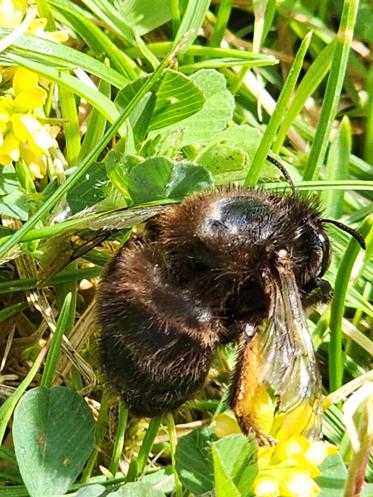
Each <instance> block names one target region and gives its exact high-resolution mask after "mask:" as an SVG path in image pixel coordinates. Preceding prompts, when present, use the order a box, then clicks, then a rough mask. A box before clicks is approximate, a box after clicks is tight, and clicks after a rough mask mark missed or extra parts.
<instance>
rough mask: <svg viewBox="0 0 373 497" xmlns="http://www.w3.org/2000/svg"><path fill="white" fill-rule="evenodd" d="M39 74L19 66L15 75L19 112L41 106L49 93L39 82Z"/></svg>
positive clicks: (17, 108) (15, 102) (14, 82)
mask: <svg viewBox="0 0 373 497" xmlns="http://www.w3.org/2000/svg"><path fill="white" fill-rule="evenodd" d="M38 80H39V78H38V75H37V74H35V73H34V72H32V71H29V70H28V69H25V68H24V67H18V68H17V69H16V71H15V73H14V76H13V89H14V95H15V99H14V107H15V109H16V110H17V111H18V112H26V111H28V110H33V109H37V108H38V107H41V106H42V105H43V104H44V102H45V99H46V98H47V93H46V91H45V90H43V89H42V88H40V86H39V84H38Z"/></svg>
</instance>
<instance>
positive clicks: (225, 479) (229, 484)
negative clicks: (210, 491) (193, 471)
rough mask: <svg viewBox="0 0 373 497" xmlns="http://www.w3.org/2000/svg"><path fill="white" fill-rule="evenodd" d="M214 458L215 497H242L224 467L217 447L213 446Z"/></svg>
mask: <svg viewBox="0 0 373 497" xmlns="http://www.w3.org/2000/svg"><path fill="white" fill-rule="evenodd" d="M212 457H213V461H214V477H215V496H216V497H241V494H240V492H239V490H238V488H237V487H236V485H235V484H234V482H233V480H232V478H231V476H230V475H229V473H228V471H227V469H226V468H225V466H224V461H223V460H222V457H221V455H220V454H219V451H218V450H217V447H214V446H212Z"/></svg>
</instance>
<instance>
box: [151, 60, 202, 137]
mask: <svg viewBox="0 0 373 497" xmlns="http://www.w3.org/2000/svg"><path fill="white" fill-rule="evenodd" d="M156 95H157V100H156V104H155V108H154V112H153V117H152V119H151V121H150V125H149V131H153V130H155V129H160V128H164V127H166V126H171V125H173V124H175V123H177V122H179V121H182V120H184V119H186V118H188V117H189V116H192V115H194V114H195V113H196V112H198V111H199V110H201V108H202V106H203V104H204V102H205V98H204V96H203V93H202V91H201V90H200V89H199V87H198V85H197V84H195V83H194V82H193V81H192V80H191V78H188V77H187V76H185V75H184V74H181V73H179V72H176V71H172V70H168V71H167V72H166V74H165V76H164V78H163V80H162V82H161V84H160V86H159V88H158V90H157V92H156Z"/></svg>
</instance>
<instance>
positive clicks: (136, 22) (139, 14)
mask: <svg viewBox="0 0 373 497" xmlns="http://www.w3.org/2000/svg"><path fill="white" fill-rule="evenodd" d="M120 12H121V16H122V17H123V19H125V20H126V22H127V24H128V25H129V26H131V28H132V29H133V30H134V31H136V32H137V33H138V34H139V35H140V36H142V35H143V34H146V33H149V31H152V30H153V29H155V28H158V27H159V26H161V25H162V24H165V23H166V22H168V21H169V20H170V19H171V12H170V5H169V2H165V1H164V0H127V1H126V2H122V3H121V4H120Z"/></svg>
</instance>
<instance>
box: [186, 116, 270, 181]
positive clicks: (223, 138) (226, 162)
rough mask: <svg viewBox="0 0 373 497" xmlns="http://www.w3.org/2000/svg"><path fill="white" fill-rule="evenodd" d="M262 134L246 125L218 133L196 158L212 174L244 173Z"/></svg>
mask: <svg viewBox="0 0 373 497" xmlns="http://www.w3.org/2000/svg"><path fill="white" fill-rule="evenodd" d="M262 136H263V134H262V133H261V131H259V129H257V128H253V127H252V126H249V125H247V124H244V125H241V126H232V127H230V128H227V129H226V130H224V131H222V132H221V133H218V134H217V135H216V136H215V137H214V138H213V140H211V141H210V142H209V144H208V146H207V147H205V148H204V149H202V151H201V152H200V154H199V155H198V156H197V157H196V162H198V164H201V165H202V166H205V167H206V168H207V169H208V170H209V171H211V172H212V174H223V173H227V172H231V171H245V169H246V168H247V167H248V166H250V164H251V162H252V160H253V157H254V155H255V153H256V150H257V148H258V146H259V143H260V140H261V139H262Z"/></svg>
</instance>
